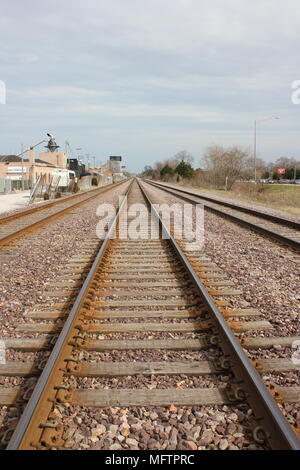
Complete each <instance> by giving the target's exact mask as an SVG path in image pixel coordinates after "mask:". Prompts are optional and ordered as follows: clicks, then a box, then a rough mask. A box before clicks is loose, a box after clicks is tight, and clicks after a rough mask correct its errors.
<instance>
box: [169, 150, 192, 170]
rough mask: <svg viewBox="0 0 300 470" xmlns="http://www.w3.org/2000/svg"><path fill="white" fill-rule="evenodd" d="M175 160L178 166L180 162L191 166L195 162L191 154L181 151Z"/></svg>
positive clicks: (175, 156)
mask: <svg viewBox="0 0 300 470" xmlns="http://www.w3.org/2000/svg"><path fill="white" fill-rule="evenodd" d="M173 158H174V160H175V162H176V166H177V165H178V164H179V163H180V162H185V163H190V165H191V164H192V163H193V162H194V157H193V155H191V154H190V153H188V152H187V151H186V150H181V151H180V152H178V153H176V155H174V157H173Z"/></svg>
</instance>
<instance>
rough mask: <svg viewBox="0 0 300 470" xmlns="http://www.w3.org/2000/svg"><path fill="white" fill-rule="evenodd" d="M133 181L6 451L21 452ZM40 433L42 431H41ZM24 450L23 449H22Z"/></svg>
mask: <svg viewBox="0 0 300 470" xmlns="http://www.w3.org/2000/svg"><path fill="white" fill-rule="evenodd" d="M133 181H134V180H132V182H131V184H130V186H129V188H128V190H127V192H126V194H125V195H124V198H123V201H122V202H121V204H120V206H119V208H118V210H117V212H116V216H115V217H114V219H113V220H112V222H111V224H110V227H109V229H108V231H107V233H106V235H105V238H104V240H103V243H102V245H101V247H100V250H99V252H98V254H97V256H96V258H95V261H94V263H93V265H92V267H91V269H90V271H89V274H88V276H87V278H86V280H85V282H84V284H83V286H82V288H81V290H80V292H79V294H78V296H77V298H76V300H75V302H74V305H73V307H72V310H71V312H70V314H69V316H68V318H67V320H66V322H65V324H64V327H63V329H62V331H61V333H60V335H59V337H58V339H57V341H56V343H55V346H54V348H53V350H52V352H51V355H50V357H49V359H48V361H47V363H46V365H45V368H44V370H43V372H42V374H41V376H40V378H39V380H38V382H37V384H36V387H35V389H34V391H33V394H32V395H31V397H30V399H29V402H28V404H27V406H26V408H25V410H24V413H23V414H22V416H21V419H20V421H19V423H18V425H17V427H16V429H15V431H14V434H13V435H12V438H11V440H10V442H9V444H8V446H7V450H22V443H23V441H24V439H25V437H26V433H27V430H28V428H29V426H30V424H31V423H32V421H33V419H34V415H35V413H36V410H37V407H38V405H39V403H40V400H41V398H42V396H43V394H44V393H45V392H46V390H47V387H48V386H49V382H50V378H51V376H52V374H53V371H54V369H55V366H56V364H57V362H58V361H59V357H60V354H61V351H62V350H63V348H64V346H65V344H66V341H67V340H68V337H69V333H70V330H71V329H72V328H73V324H74V321H75V320H76V317H77V315H78V312H79V311H80V309H81V307H82V305H83V302H84V300H85V297H86V295H87V292H88V289H89V287H90V284H91V281H92V279H93V277H94V275H95V273H96V270H97V267H98V265H99V264H100V263H101V261H102V259H103V256H104V254H105V252H106V249H107V246H108V244H109V242H110V236H111V234H112V232H113V230H114V228H115V227H116V224H117V221H118V217H119V214H120V212H121V210H122V208H123V207H124V204H125V201H126V196H127V194H128V193H129V191H130V188H131V185H132V183H133ZM41 432H42V431H41ZM24 450H25V449H24Z"/></svg>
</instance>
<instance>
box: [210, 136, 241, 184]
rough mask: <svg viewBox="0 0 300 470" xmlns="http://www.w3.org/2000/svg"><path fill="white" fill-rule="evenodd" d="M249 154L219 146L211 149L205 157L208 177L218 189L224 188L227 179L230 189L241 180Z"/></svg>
mask: <svg viewBox="0 0 300 470" xmlns="http://www.w3.org/2000/svg"><path fill="white" fill-rule="evenodd" d="M247 159H249V153H248V152H247V151H246V150H244V149H242V148H240V147H237V146H235V147H228V148H224V147H221V146H218V145H214V146H211V147H209V148H208V149H207V150H206V152H205V154H204V157H203V164H204V168H205V169H206V171H207V177H208V179H209V181H210V183H211V184H213V186H215V187H216V188H219V189H221V188H224V186H225V183H226V178H227V182H228V188H231V186H232V185H233V183H234V182H235V181H236V180H238V179H239V178H241V176H242V174H243V171H244V170H245V168H246V165H247Z"/></svg>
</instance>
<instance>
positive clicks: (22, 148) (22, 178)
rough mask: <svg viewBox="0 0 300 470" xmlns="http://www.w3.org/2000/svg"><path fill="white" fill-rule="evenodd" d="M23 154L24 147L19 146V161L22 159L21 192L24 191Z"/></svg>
mask: <svg viewBox="0 0 300 470" xmlns="http://www.w3.org/2000/svg"><path fill="white" fill-rule="evenodd" d="M23 153H24V145H23V144H21V159H22V177H21V180H22V191H24V160H23Z"/></svg>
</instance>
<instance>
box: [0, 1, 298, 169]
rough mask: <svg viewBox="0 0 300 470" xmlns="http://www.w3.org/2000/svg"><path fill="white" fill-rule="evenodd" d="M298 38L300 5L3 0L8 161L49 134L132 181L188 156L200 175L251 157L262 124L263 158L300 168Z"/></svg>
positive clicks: (0, 131)
mask: <svg viewBox="0 0 300 470" xmlns="http://www.w3.org/2000/svg"><path fill="white" fill-rule="evenodd" d="M299 32H300V9H299V4H298V2H297V1H296V0H252V2H249V1H248V0H210V1H203V0H110V1H109V2H108V1H107V0H105V1H104V0H85V1H79V0H63V1H62V0H43V1H40V0H26V1H24V0H22V1H21V0H11V1H8V0H2V1H1V4H0V103H2V104H0V154H16V153H18V152H19V151H20V150H19V149H20V145H21V143H23V144H24V145H25V146H30V145H33V144H34V143H36V142H38V141H39V140H41V139H43V138H44V137H45V138H46V133H47V132H50V133H52V134H54V136H55V137H56V140H57V143H58V144H59V145H60V146H61V149H62V150H64V148H65V141H66V140H67V141H68V142H69V143H70V146H71V149H72V151H73V156H75V155H76V153H80V154H81V155H87V154H90V156H91V157H92V156H95V157H96V159H97V162H98V163H100V161H102V162H104V161H105V160H106V159H107V157H108V156H109V155H122V156H123V157H124V162H125V164H126V165H127V168H128V169H129V170H130V171H136V172H138V171H141V170H142V169H143V167H144V166H145V165H152V164H153V163H154V162H155V161H159V160H163V159H166V158H168V157H171V156H173V155H174V154H176V153H177V152H179V151H181V150H187V151H188V152H190V153H191V154H192V155H193V156H194V158H195V167H198V166H201V162H200V161H201V157H202V156H203V154H204V152H205V149H206V148H207V147H208V146H209V145H215V144H218V145H224V146H231V145H239V146H242V147H244V148H247V149H249V151H252V150H253V134H254V132H253V128H254V120H257V121H260V122H258V124H257V149H258V156H259V157H262V158H265V159H266V160H267V161H274V160H276V159H277V158H279V157H282V156H289V157H294V158H297V159H298V160H299V161H300V104H294V103H293V102H292V99H291V97H292V93H293V92H294V90H293V89H292V83H293V82H294V81H295V80H300V62H299V34H300V33H299ZM4 86H5V90H6V93H5V97H6V100H5V101H6V102H5V104H4V103H3V101H4V91H3V90H4ZM1 90H2V94H1ZM1 96H2V100H1ZM299 96H300V93H299ZM299 101H300V100H299ZM275 116H276V117H279V118H280V119H279V120H274V119H270V120H266V121H263V120H264V119H268V118H272V117H275ZM261 121H262V122H261ZM39 148H40V150H41V151H42V150H43V148H42V146H41V147H39ZM77 148H81V149H82V150H80V151H76V149H77Z"/></svg>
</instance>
